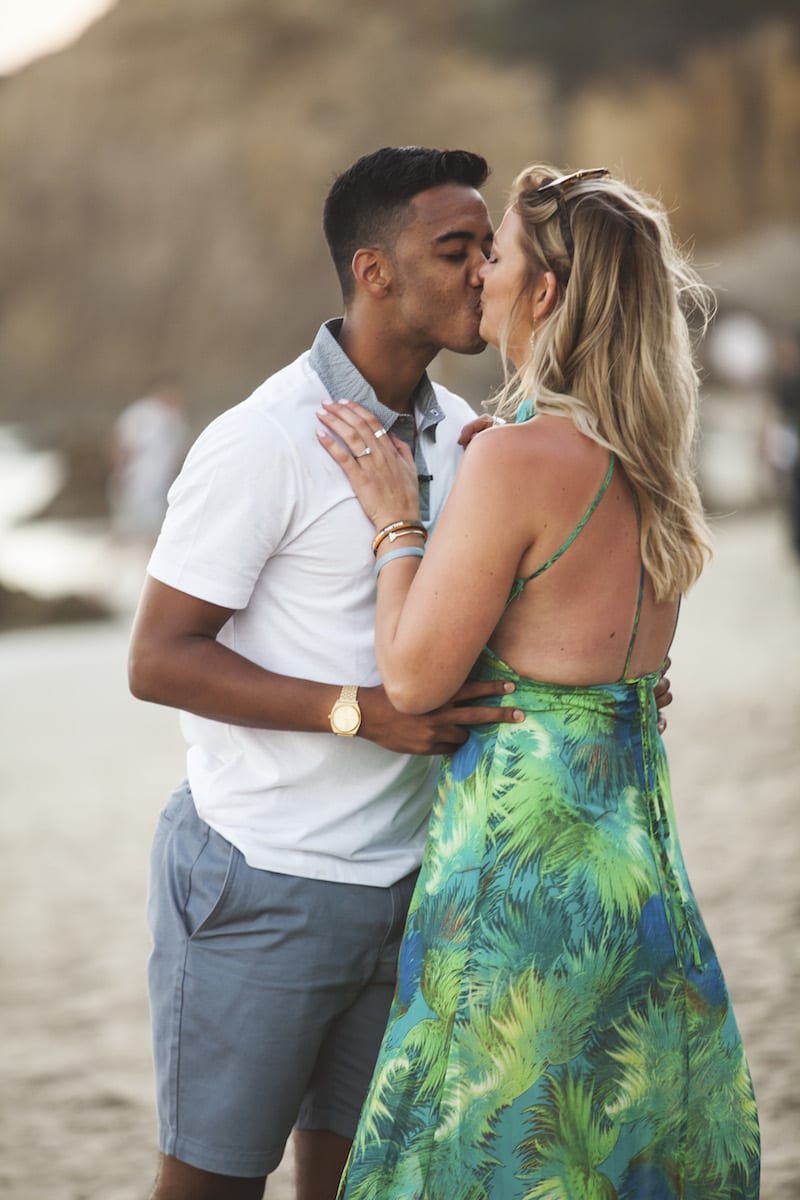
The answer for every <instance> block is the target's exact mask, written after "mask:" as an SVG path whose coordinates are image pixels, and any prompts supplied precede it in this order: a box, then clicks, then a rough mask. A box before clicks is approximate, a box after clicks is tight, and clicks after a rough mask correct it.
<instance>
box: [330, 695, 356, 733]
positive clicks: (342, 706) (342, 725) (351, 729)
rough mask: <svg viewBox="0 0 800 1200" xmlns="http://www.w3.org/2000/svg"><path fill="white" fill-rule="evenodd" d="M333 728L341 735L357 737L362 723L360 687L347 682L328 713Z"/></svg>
mask: <svg viewBox="0 0 800 1200" xmlns="http://www.w3.org/2000/svg"><path fill="white" fill-rule="evenodd" d="M328 720H329V721H330V723H331V729H332V730H333V732H334V733H336V734H338V735H339V737H355V735H356V734H357V733H358V729H359V726H360V725H361V709H360V708H359V706H358V688H357V687H353V685H352V684H350V683H347V684H345V686H344V687H343V688H342V690H341V691H340V692H339V697H338V699H337V701H336V703H335V704H334V706H333V708H332V709H331V711H330V712H329V713H328Z"/></svg>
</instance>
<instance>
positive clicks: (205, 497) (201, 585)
mask: <svg viewBox="0 0 800 1200" xmlns="http://www.w3.org/2000/svg"><path fill="white" fill-rule="evenodd" d="M299 486H300V473H299V471H298V470H297V459H296V454H295V450H294V447H293V445H292V443H291V441H290V439H289V437H288V436H287V434H286V431H285V430H284V429H282V428H281V426H280V425H278V424H277V423H276V422H275V421H274V420H273V419H272V418H271V417H270V416H269V415H268V414H266V413H264V412H263V411H262V410H260V409H259V408H258V407H257V406H254V405H252V404H249V403H248V402H245V403H244V404H241V405H237V406H236V407H235V408H232V409H229V410H228V411H227V412H225V413H223V414H222V415H221V416H219V417H218V418H217V419H216V420H215V421H213V422H212V423H211V424H210V425H209V426H208V428H207V429H206V430H205V431H204V432H203V433H202V434H201V435H200V437H199V438H198V439H197V441H196V442H195V444H194V445H193V446H192V448H191V450H190V451H189V454H188V455H187V458H186V462H185V463H184V465H183V468H182V470H181V472H180V474H179V475H178V478H177V479H176V480H175V482H174V483H173V485H172V487H171V488H170V491H169V496H168V508H167V515H166V517H165V519H164V524H163V526H162V528H161V533H160V535H159V538H158V541H157V543H156V546H155V549H154V550H153V553H152V556H151V558H150V562H149V564H148V568H147V569H148V573H149V574H150V575H152V576H153V578H154V579H157V580H159V581H160V582H161V583H165V584H167V585H168V586H169V587H173V588H176V589H178V590H179V591H182V592H186V593H188V594H189V595H190V596H196V597H197V598H198V599H200V600H205V601H207V602H208V603H210V604H218V605H220V606H222V607H224V608H231V609H242V608H244V607H245V606H246V605H247V603H248V601H249V599H250V596H251V594H252V591H253V587H254V586H255V583H256V580H257V579H258V577H259V575H260V574H261V571H262V570H263V569H264V565H265V564H266V562H267V560H268V559H269V558H270V556H271V555H273V554H274V553H275V551H276V549H277V548H278V547H279V546H280V544H281V542H282V541H283V540H284V539H285V538H286V536H287V533H288V531H289V529H290V526H291V522H292V516H293V513H294V511H295V508H296V503H297V497H298V488H299Z"/></svg>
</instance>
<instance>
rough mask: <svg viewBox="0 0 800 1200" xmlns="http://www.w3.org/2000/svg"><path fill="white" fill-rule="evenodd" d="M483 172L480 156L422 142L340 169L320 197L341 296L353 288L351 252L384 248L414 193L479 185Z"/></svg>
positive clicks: (403, 220) (389, 149)
mask: <svg viewBox="0 0 800 1200" xmlns="http://www.w3.org/2000/svg"><path fill="white" fill-rule="evenodd" d="M488 176H489V167H488V164H487V162H486V159H485V158H481V156H480V154H472V153H471V152H470V151H469V150H428V149H426V148H425V147H423V146H402V147H397V146H384V148H383V149H382V150H376V151H374V153H372V154H365V155H364V156H363V158H359V159H358V160H357V161H356V162H354V163H353V165H352V166H351V167H348V168H347V170H346V171H343V172H342V174H341V175H339V176H338V178H337V179H336V180H335V181H334V183H333V186H332V187H331V190H330V191H329V192H328V195H327V197H326V199H325V209H324V213H323V221H322V227H323V230H324V232H325V240H326V241H327V243H328V249H329V250H330V252H331V257H332V258H333V265H334V266H335V268H336V274H337V275H338V276H339V283H340V285H341V289H342V295H343V296H344V298H345V300H349V299H351V298H352V295H353V292H354V288H355V284H354V280H353V273H352V270H351V264H352V261H353V255H354V254H355V252H356V250H358V249H360V248H361V247H362V246H375V247H383V248H386V246H387V244H390V243H391V241H392V240H393V239H394V237H396V236H397V234H398V233H399V232H400V229H402V227H403V225H405V223H406V221H407V219H408V208H409V205H410V203H411V201H412V200H413V199H414V197H415V196H417V195H419V193H420V192H425V191H427V190H428V188H434V187H441V186H442V185H443V184H447V183H459V184H463V185H464V186H465V187H472V188H480V187H482V186H483V184H484V183H485V182H486V180H487V178H488Z"/></svg>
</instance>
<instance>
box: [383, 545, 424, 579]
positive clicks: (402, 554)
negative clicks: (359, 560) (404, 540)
mask: <svg viewBox="0 0 800 1200" xmlns="http://www.w3.org/2000/svg"><path fill="white" fill-rule="evenodd" d="M424 553H425V551H424V550H423V548H422V546H401V548H400V549H399V550H390V551H389V553H388V554H384V556H383V558H379V559H378V561H377V562H376V563H375V568H374V575H375V578H376V579H377V578H378V576H379V575H380V573H381V571H382V570H383V568H384V567H385V566H386V564H387V563H389V562H391V561H392V559H393V558H422V556H423V554H424Z"/></svg>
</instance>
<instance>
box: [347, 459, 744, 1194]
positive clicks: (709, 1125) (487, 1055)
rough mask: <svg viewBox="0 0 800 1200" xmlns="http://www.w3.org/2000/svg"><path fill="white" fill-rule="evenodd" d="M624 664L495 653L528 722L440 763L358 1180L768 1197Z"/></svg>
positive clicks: (738, 1059)
mask: <svg viewBox="0 0 800 1200" xmlns="http://www.w3.org/2000/svg"><path fill="white" fill-rule="evenodd" d="M613 467H614V462H613V459H612V462H611V466H610V467H609V473H608V475H607V476H606V480H605V482H604V484H603V487H602V488H601V490H600V493H599V494H598V496H597V497H596V498H595V500H594V502H593V504H592V505H591V507H590V509H589V511H588V512H587V513H586V515H585V517H584V519H583V521H582V522H581V523H580V525H579V526H578V529H577V530H575V531H574V533H573V534H572V536H571V537H570V538H569V539H568V540H567V542H566V543H565V545H564V546H563V547H562V548H561V550H559V551H558V552H557V554H556V555H554V556H553V558H552V559H551V560H550V562H548V563H546V564H545V565H544V567H542V568H540V570H539V572H536V574H539V573H541V571H542V570H545V569H546V568H547V567H548V566H550V565H551V563H552V562H554V561H555V560H556V559H557V558H558V557H559V556H560V555H561V553H563V552H564V550H565V549H566V548H567V547H568V545H569V544H571V542H572V541H573V540H574V538H575V536H577V534H578V533H579V532H580V530H581V529H582V528H583V526H584V525H585V523H586V521H588V519H589V518H590V516H591V514H592V512H593V511H594V509H595V508H596V506H597V504H598V503H599V501H600V498H601V496H602V494H603V493H604V491H605V489H606V487H607V485H608V482H609V480H610V477H611V472H612V470H613ZM531 578H533V576H531ZM526 582H527V581H526V580H518V581H517V583H516V584H515V587H514V590H513V592H512V599H513V597H514V596H515V595H517V594H519V592H520V591H521V590H522V587H524V585H525V583H526ZM641 600H642V589H641V587H640V593H639V603H638V605H637V618H636V622H635V624H634V632H633V637H632V638H631V645H630V648H629V651H628V664H629V663H630V659H631V653H632V649H633V643H634V640H635V637H636V626H637V625H638V614H639V611H640V609H641ZM628 664H626V668H625V671H624V672H623V678H622V679H621V680H620V681H619V682H618V683H613V684H604V685H597V686H591V687H572V686H563V685H554V684H550V683H541V682H537V681H536V680H533V679H527V678H523V677H520V676H519V675H518V674H516V673H515V672H514V671H513V670H512V669H511V668H510V667H509V666H507V665H506V664H505V663H504V662H502V661H501V660H500V659H498V658H497V657H496V656H495V655H494V654H492V652H491V651H490V650H486V651H485V652H484V654H483V655H482V657H481V659H480V660H479V663H478V664H477V668H476V674H477V676H478V677H479V678H484V679H496V678H507V679H510V680H513V682H514V683H515V685H516V690H515V691H514V692H513V693H511V694H510V695H508V696H504V697H502V698H500V697H498V698H497V699H496V702H497V703H498V704H502V705H510V706H513V707H514V708H520V709H522V710H524V712H525V720H524V722H521V723H518V724H502V725H496V726H488V725H487V726H481V727H478V728H474V729H472V730H471V732H470V736H469V740H468V741H467V742H466V743H465V745H464V746H462V747H461V748H460V750H459V751H458V752H457V753H456V754H455V755H454V756H453V757H452V758H449V759H445V760H443V765H442V770H441V774H440V780H439V790H438V797H437V801H436V804H435V807H434V812H433V816H432V819H431V825H430V834H429V837H428V842H427V848H426V853H425V858H424V861H423V865H422V870H421V873H420V878H419V882H418V885H417V888H416V891H415V893H414V897H413V900H412V902H411V908H410V911H409V915H408V922H407V926H406V932H405V936H404V939H403V943H402V948H401V951H400V961H399V968H398V981H397V990H396V994H395V999H394V1004H393V1008H392V1011H391V1015H390V1019H389V1025H388V1028H387V1031H386V1034H385V1037H384V1041H383V1045H382V1048H381V1052H380V1055H379V1058H378V1062H377V1066H376V1070H375V1075H374V1077H373V1081H372V1085H371V1089H370V1091H369V1094H368V1097H367V1100H366V1102H365V1106H364V1109H363V1112H362V1115H361V1121H360V1124H359V1128H358V1132H357V1135H356V1139H355V1142H354V1145H353V1150H352V1153H351V1157H350V1161H349V1164H348V1168H347V1170H346V1172H345V1176H344V1179H343V1181H342V1186H341V1190H340V1197H341V1198H342V1200H487V1198H492V1200H614V1198H618V1200H645V1198H647V1200H677V1198H678V1197H680V1198H681V1200H723V1198H724V1200H734V1198H735V1200H756V1198H757V1197H758V1191H759V1131H758V1118H757V1113H756V1105H755V1099H754V1096H753V1088H752V1083H751V1079H750V1074H749V1071H748V1067H747V1063H746V1060H745V1056H744V1052H743V1049H742V1044H741V1040H740V1037H739V1031H738V1029H737V1026H736V1021H735V1018H734V1014H733V1011H732V1008H731V1005H730V1002H729V999H728V994H727V990H726V987H725V982H724V980H723V977H722V974H721V971H720V967H719V964H718V962H717V958H716V956H715V953H714V949H713V947H712V945H711V942H710V941H709V937H708V934H707V932H706V929H705V927H704V925H703V921H702V919H701V917H700V914H699V912H698V909H697V905H696V902H695V899H694V896H693V894H692V891H691V887H690V884H689V881H688V879H687V876H686V870H685V867H684V863H683V859H682V856H681V851H680V847H679V844H678V838H677V834H676V829H675V822H674V815H673V808H672V801H671V796H670V785H669V776H668V769H667V763H666V758H665V755H664V750H663V746H662V742H661V738H660V735H659V733H658V726H657V714H656V705H655V699H654V695H653V688H654V685H655V683H656V682H657V680H658V674H659V673H658V672H653V673H652V674H649V675H645V676H642V677H640V678H634V679H629V678H627V677H626V676H627V672H628Z"/></svg>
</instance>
